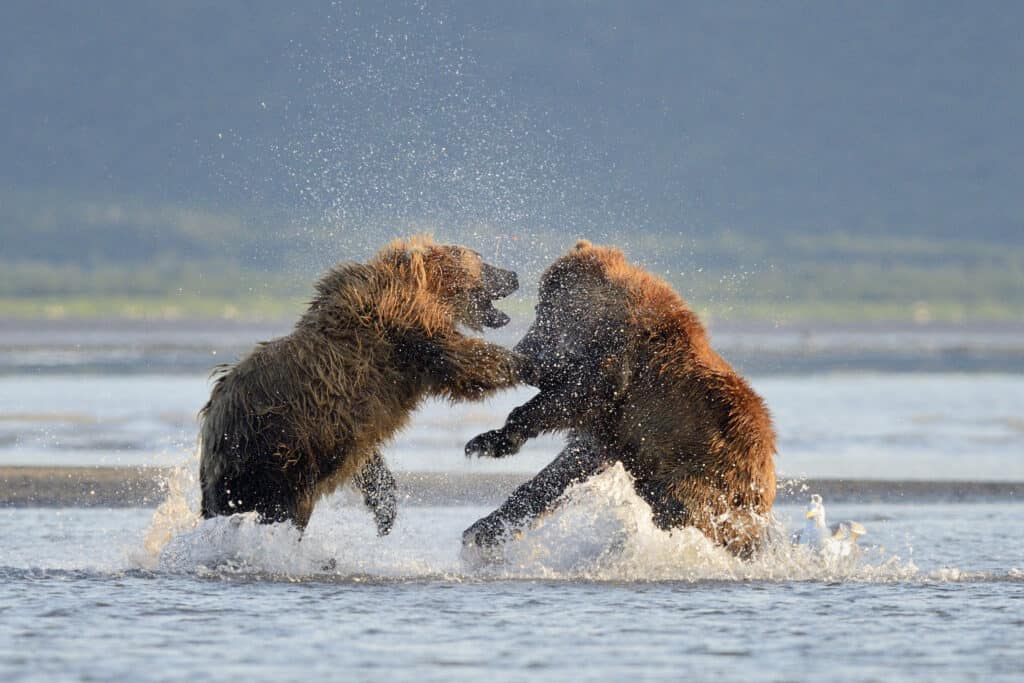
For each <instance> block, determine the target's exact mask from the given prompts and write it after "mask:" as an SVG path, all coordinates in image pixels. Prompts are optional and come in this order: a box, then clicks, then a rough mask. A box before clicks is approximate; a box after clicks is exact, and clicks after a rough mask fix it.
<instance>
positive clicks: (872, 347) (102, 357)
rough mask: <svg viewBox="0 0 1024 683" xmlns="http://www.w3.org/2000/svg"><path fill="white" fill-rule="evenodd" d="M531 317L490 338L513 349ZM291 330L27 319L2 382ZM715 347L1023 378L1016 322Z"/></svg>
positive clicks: (159, 362) (183, 362)
mask: <svg viewBox="0 0 1024 683" xmlns="http://www.w3.org/2000/svg"><path fill="white" fill-rule="evenodd" d="M528 324H529V318H528V317H527V318H525V319H516V321H515V322H514V323H513V324H511V325H509V326H508V327H506V328H503V329H500V330H494V331H490V332H488V335H487V336H488V338H489V339H491V340H493V341H495V342H497V343H499V344H504V345H506V346H511V345H512V344H514V343H515V341H516V340H517V339H519V338H520V337H521V336H522V335H523V333H524V332H525V330H526V328H527V326H528ZM291 326H292V321H290V320H279V321H276V322H262V323H255V322H242V321H227V320H202V319H182V320H126V319H119V318H111V319H104V318H97V319H88V320H78V319H74V320H72V319H65V320H39V319H35V320H25V319H12V318H3V317H0V374H54V373H72V374H74V373H92V374H140V373H141V374H145V373H149V374H168V373H170V374H181V373H203V374H205V373H208V372H209V371H210V369H211V368H212V367H213V366H215V365H217V364H218V363H225V362H232V361H234V360H235V359H237V358H239V357H240V356H242V355H244V354H245V353H247V352H248V350H249V349H251V348H252V346H253V344H255V343H256V342H257V341H262V340H266V339H272V338H274V337H279V336H281V335H283V334H287V333H288V331H289V330H290V329H291ZM708 329H709V332H710V335H711V341H712V344H713V345H714V346H715V348H716V349H717V350H718V351H719V352H720V353H722V355H723V356H725V358H726V359H727V360H729V361H730V362H731V363H733V364H734V365H735V366H736V367H737V368H738V369H739V370H740V371H741V372H745V373H754V374H786V373H795V374H801V373H810V372H829V371H837V370H838V371H872V372H975V373H977V372H1010V373H1024V322H1020V323H1009V322H1004V323H969V324H967V323H965V324H952V323H928V324H912V323H877V322H876V323H864V324H855V323H842V324H840V323H829V322H820V323H790V324H771V323H765V322H756V321H751V322H744V323H739V322H728V321H714V320H712V321H711V322H710V323H709V325H708Z"/></svg>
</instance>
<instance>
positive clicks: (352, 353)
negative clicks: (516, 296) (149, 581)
mask: <svg viewBox="0 0 1024 683" xmlns="http://www.w3.org/2000/svg"><path fill="white" fill-rule="evenodd" d="M480 274H481V262H480V258H479V256H478V255H476V254H475V253H474V252H472V251H470V250H468V249H465V248H464V247H460V246H453V245H441V244H436V243H435V242H434V241H433V240H432V239H430V238H429V237H413V238H411V239H408V240H396V241H394V242H392V243H390V244H389V245H387V246H386V247H384V248H383V249H382V250H381V251H380V252H379V253H378V254H377V255H376V256H375V257H374V258H373V259H372V260H370V261H369V262H367V263H349V264H343V265H339V266H337V267H334V268H332V269H331V270H329V271H328V272H327V273H325V274H324V275H323V276H322V277H321V278H320V280H319V281H318V282H317V283H316V294H315V296H314V298H313V300H312V301H311V302H310V304H309V308H308V310H307V311H306V313H305V314H304V315H303V316H302V317H301V318H300V319H299V321H298V322H297V323H296V325H295V329H294V330H293V331H292V333H291V334H289V335H287V336H285V337H281V338H279V339H275V340H273V341H268V342H263V343H261V344H259V345H257V347H256V348H255V349H254V350H253V351H252V352H251V353H250V354H249V355H248V356H247V357H245V358H244V359H242V360H241V361H240V362H239V363H237V364H236V365H233V366H222V367H220V368H219V369H218V370H217V371H215V376H216V378H217V379H216V383H215V385H214V387H213V391H212V393H211V397H210V400H209V402H208V403H207V404H206V406H205V407H204V408H203V409H202V411H201V413H200V418H201V431H200V433H201V447H202V448H201V450H202V458H201V468H200V470H201V471H200V475H201V484H202V490H203V504H202V505H203V507H202V510H203V514H204V516H214V515H219V514H231V513H232V512H242V511H247V510H256V511H258V512H259V513H260V514H261V516H262V517H263V518H264V519H265V520H266V521H283V520H290V521H292V522H294V523H295V524H297V525H298V526H300V527H302V526H304V525H305V524H306V522H307V521H308V519H309V515H310V514H311V513H312V510H313V507H314V505H315V503H316V501H317V499H319V498H320V497H321V496H323V495H326V494H328V493H330V492H332V491H333V490H334V489H335V488H337V487H338V486H339V485H340V484H342V483H343V482H345V481H347V480H348V479H349V478H350V477H351V476H352V475H353V474H354V473H355V472H357V471H358V470H359V468H360V467H361V466H362V465H363V463H365V462H366V461H367V460H368V459H369V458H370V457H371V456H372V455H373V454H374V452H375V449H377V448H378V447H379V446H380V445H381V444H382V443H383V442H384V441H386V440H387V439H389V438H390V437H391V436H392V435H393V434H394V433H395V432H396V431H398V430H399V429H401V428H402V427H403V426H404V425H405V423H406V421H407V420H408V417H409V415H410V413H411V412H412V411H413V409H414V408H415V407H416V405H417V404H418V403H419V401H420V400H421V399H422V398H424V397H425V396H427V395H437V396H441V397H444V398H447V399H451V400H457V399H480V398H483V397H485V396H486V395H488V394H489V393H491V392H492V391H495V390H497V389H501V388H505V387H508V386H512V385H514V384H516V383H518V378H519V375H520V372H521V370H522V366H521V363H520V361H519V359H518V357H516V356H515V355H514V354H512V353H511V352H509V351H507V350H505V349H503V348H501V347H499V346H495V345H493V344H488V343H485V342H483V341H482V340H480V339H476V338H473V337H467V336H465V335H463V334H461V333H460V332H459V331H458V329H457V328H458V326H459V325H465V326H467V327H470V328H472V329H480V327H481V323H480V321H478V320H476V319H475V318H474V316H473V314H472V312H471V311H470V306H469V303H470V301H471V293H472V291H473V290H474V289H475V288H478V287H479V286H480V283H479V279H480Z"/></svg>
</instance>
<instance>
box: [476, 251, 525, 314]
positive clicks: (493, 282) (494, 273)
mask: <svg viewBox="0 0 1024 683" xmlns="http://www.w3.org/2000/svg"><path fill="white" fill-rule="evenodd" d="M482 279H483V282H484V290H483V296H482V297H481V298H480V299H479V300H478V301H477V306H478V308H479V310H480V313H481V314H482V315H481V322H482V323H483V325H484V327H491V328H497V327H504V326H505V325H508V323H509V322H510V321H511V320H512V319H511V318H509V317H508V316H507V315H506V314H504V313H502V312H501V311H499V310H498V309H497V308H495V307H494V302H495V301H497V300H498V299H504V298H505V297H506V296H508V295H509V294H511V293H512V292H514V291H516V290H517V289H519V277H518V276H517V275H516V274H515V271H511V270H502V269H501V268H495V267H494V266H492V265H489V264H486V263H485V264H484V265H483V274H482Z"/></svg>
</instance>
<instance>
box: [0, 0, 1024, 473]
mask: <svg viewBox="0 0 1024 683" xmlns="http://www.w3.org/2000/svg"><path fill="white" fill-rule="evenodd" d="M1021 35H1024V6H1022V5H1021V4H1019V3H1015V2H987V3H984V4H982V5H976V4H971V3H962V4H957V3H949V4H947V3H943V4H942V5H941V6H940V5H936V4H935V3H932V2H892V3H852V2H849V3H848V2H772V3H692V2H639V3H621V2H599V1H583V0H565V1H561V2H546V1H545V2H542V1H525V2H515V3H480V2H445V1H440V2H390V1H388V2H373V3H354V2H304V3H298V4H294V5H293V4H292V3H279V2H258V1H255V0H223V1H220V2H191V1H187V0H182V1H180V2H152V1H148V0H131V1H127V0H108V1H106V2H102V3H69V2H49V1H42V0H34V1H32V2H28V1H23V0H7V1H6V2H4V3H3V5H2V7H0V92H2V93H3V106H2V107H0V158H2V159H3V163H2V164H0V383H2V384H3V386H4V387H5V388H4V389H3V392H2V393H3V396H0V401H3V405H0V410H2V414H0V461H5V462H9V463H10V462H17V463H36V462H50V461H55V462H56V461H59V462H66V463H74V464H79V463H97V462H99V463H111V462H114V463H116V462H150V460H151V459H152V458H153V457H154V456H153V454H154V453H156V452H158V451H160V449H161V448H169V449H170V450H172V451H174V452H178V451H183V450H188V449H190V448H191V443H192V442H193V440H194V435H195V422H194V415H195V411H196V410H197V409H198V408H199V407H200V405H201V404H202V402H203V400H204V399H205V396H206V394H207V392H208V387H207V386H206V384H205V379H203V378H204V376H205V373H206V372H208V370H209V368H210V367H212V365H213V364H215V363H218V362H222V361H231V360H233V359H235V358H237V357H238V355H239V354H241V353H244V352H245V350H246V349H248V348H249V347H250V346H251V345H252V344H253V343H254V342H255V341H257V340H259V339H266V338H268V337H271V336H275V335H277V334H281V333H284V332H286V331H287V330H288V329H289V327H290V324H291V321H292V320H294V319H295V317H296V316H297V315H298V313H299V311H301V310H302V307H303V302H304V301H305V299H306V297H308V295H309V292H310V291H311V283H312V281H313V279H314V278H315V277H316V276H317V274H318V273H320V272H321V271H322V270H323V269H324V268H326V267H327V266H329V265H331V264H333V263H335V262H337V261H341V260H349V259H356V260H358V259H364V258H366V257H368V256H369V255H370V254H372V252H373V251H374V250H376V249H377V248H378V247H379V246H380V245H381V244H383V243H385V242H386V241H388V240H390V239H391V238H392V237H394V236H397V235H402V234H408V233H411V232H420V231H428V232H432V233H434V234H435V236H436V237H437V238H438V239H441V240H446V241H448V240H450V241H458V242H462V243H465V244H468V245H469V246H472V247H474V248H476V249H478V250H479V251H481V252H482V253H483V254H484V255H485V256H486V257H487V258H489V259H490V260H492V261H494V262H495V263H497V264H499V265H503V266H506V267H513V268H515V269H516V270H518V271H519V273H520V277H521V281H522V282H523V287H522V289H521V291H520V292H519V293H518V294H517V295H516V296H515V297H513V298H512V299H510V300H508V301H507V302H505V303H503V304H502V305H503V306H505V307H506V309H507V310H509V312H510V313H512V314H513V319H514V321H515V322H514V324H513V325H512V326H510V327H509V328H507V329H506V330H503V331H501V333H500V334H498V335H497V339H498V340H499V341H502V342H505V343H511V342H512V341H514V340H515V338H516V337H517V336H518V335H519V334H521V332H522V330H523V329H524V328H525V326H526V325H527V324H528V323H529V321H530V318H531V314H532V299H533V297H534V295H535V288H536V279H537V276H538V274H539V273H540V271H541V270H543V268H544V267H545V266H546V265H547V264H548V263H550V262H551V261H552V260H553V259H554V258H555V257H556V256H557V255H559V254H560V253H561V252H562V251H564V250H565V249H566V248H567V247H568V246H570V245H571V244H572V243H573V242H574V241H575V240H576V239H577V238H579V237H586V238H589V239H590V240H592V241H595V242H603V243H611V244H615V245H618V246H620V247H622V248H623V249H624V250H625V251H626V252H627V254H628V256H629V257H630V258H631V259H633V260H635V261H636V262H638V263H640V264H642V265H643V266H645V267H647V268H648V269H650V270H652V271H654V272H656V273H658V274H659V275H661V276H663V277H664V278H666V279H667V280H668V281H670V282H671V283H672V284H673V285H674V286H675V287H676V289H677V290H678V291H679V292H680V293H681V294H682V295H683V296H684V297H685V298H686V299H687V300H688V301H689V302H690V303H691V304H692V306H693V307H694V308H695V309H696V310H697V311H698V312H700V314H701V315H702V317H703V318H704V320H705V321H706V322H707V323H708V324H709V326H710V329H711V331H712V335H713V341H714V343H715V344H716V346H717V347H718V348H720V349H721V350H722V351H723V353H724V355H725V356H726V357H727V358H728V359H729V360H730V361H732V362H733V363H735V364H736V365H737V367H738V368H739V369H740V370H742V371H744V372H747V373H751V374H752V375H753V376H754V377H755V379H756V380H757V381H758V382H761V380H760V379H759V378H772V377H775V378H778V377H780V376H786V377H790V376H798V377H800V378H803V379H801V380H800V382H803V383H802V384H800V383H799V382H798V383H797V384H793V383H792V382H791V383H790V384H786V383H785V382H782V384H783V385H785V386H783V387H782V388H780V389H777V392H776V393H773V391H774V390H772V388H771V386H772V385H771V384H770V383H769V382H768V380H764V381H763V382H761V383H760V384H758V386H759V388H760V389H761V390H762V391H764V392H766V393H767V394H769V395H768V398H769V403H770V404H771V405H773V408H775V409H776V413H777V417H778V419H779V422H780V431H781V433H782V435H783V437H784V439H785V440H784V446H785V448H784V449H783V450H784V456H785V453H788V454H789V455H788V456H785V457H790V458H796V459H795V460H793V459H790V460H788V461H787V460H785V457H783V458H782V459H780V466H782V467H783V468H784V469H788V470H789V471H791V472H792V471H800V472H810V473H812V474H814V473H818V474H834V475H838V474H849V473H850V472H853V473H855V474H860V475H864V474H869V475H870V474H877V473H879V472H882V471H885V472H886V473H895V474H894V475H893V476H926V475H929V474H935V472H938V473H939V474H942V472H944V471H945V470H943V468H942V467H939V468H938V469H936V468H935V467H933V465H934V462H933V461H932V460H929V458H931V457H932V456H933V455H934V453H935V452H936V449H939V450H942V451H943V452H946V451H948V454H949V457H950V458H953V457H956V456H959V455H961V454H963V453H965V452H967V453H971V454H973V456H974V457H976V458H981V459H982V460H983V459H984V457H988V456H991V455H992V454H993V453H994V452H996V456H998V457H996V456H993V457H996V460H994V461H992V462H993V463H995V464H993V465H992V466H991V467H990V468H989V469H985V468H982V469H981V470H979V471H980V472H981V475H980V476H984V477H987V478H993V479H994V478H999V477H1002V476H1004V475H1005V474H1006V472H1007V470H1006V468H1007V467H1009V466H1010V465H1011V464H1012V466H1013V467H1016V468H1017V469H1016V470H1015V472H1017V474H1020V475H1021V476H1022V477H1024V470H1022V469H1021V468H1024V464H1021V463H1020V462H1019V460H1020V459H1019V457H1015V456H1013V455H1012V454H1013V452H1014V451H1015V449H1018V448H1019V447H1020V445H1021V435H1022V434H1024V428H1022V423H1021V420H1020V414H1019V408H1017V407H1015V406H1019V405H1020V400H1024V398H1022V396H1024V393H1022V391H1024V390H1022V389H1021V383H1020V376H1021V375H1020V373H1021V371H1022V369H1024V335H1022V332H1024V192H1022V185H1021V177H1022V176H1021V159H1022V158H1024V136H1022V135H1021V131H1020V122H1021V121H1022V120H1024V72H1022V71H1021V68H1020V65H1021V64H1024V41H1021V39H1020V37H1021ZM822 373H829V374H835V373H840V374H842V373H846V374H845V375H843V377H845V378H846V379H844V380H842V381H840V382H839V384H840V385H841V386H838V385H835V384H829V383H828V382H824V383H823V382H818V381H817V380H815V379H813V378H815V377H818V376H820V375H821V374H822ZM893 373H916V374H915V375H914V378H908V376H907V375H905V374H903V375H900V377H902V379H901V378H900V377H896V378H893V376H892V375H893ZM950 373H956V375H957V377H956V378H951V376H950ZM963 373H970V376H967V377H965V376H961V375H962V374H963ZM878 375H885V377H884V378H879V377H878ZM168 378H175V379H174V381H180V382H184V384H182V385H180V386H179V385H176V384H174V381H172V380H171V379H168ZM997 380H998V382H1002V384H998V386H996V387H995V388H992V387H991V386H989V385H987V384H986V383H987V382H995V381H997ZM771 381H782V380H777V379H773V380H771ZM787 381H788V380H787ZM834 381H838V380H834ZM132 382H134V383H135V384H132ZM793 382H796V380H793ZM843 382H846V383H845V384H844V383H843ZM859 382H866V383H867V384H866V385H865V384H858V383H859ZM887 382H888V383H895V384H887ZM756 383H757V382H756ZM851 383H852V384H851ZM778 386H782V385H778ZM175 387H178V388H177V389H175ZM179 390H180V391H179ZM802 391H807V392H809V393H806V394H802V393H800V392H802ZM786 392H789V393H786ZM794 392H795V393H794ZM844 392H846V393H844ZM128 397H134V398H128ZM940 399H941V400H944V401H946V403H943V404H942V405H937V404H936V405H932V404H927V402H926V401H927V400H935V401H939V400H940ZM947 399H948V400H947ZM829 400H833V401H834V403H829V402H828V401H829ZM922 401H924V403H922ZM161 402H163V403H161ZM164 403H166V405H164ZM507 403H508V405H511V402H507ZM157 404H159V405H157ZM97 406H100V407H97ZM102 406H106V408H103V407H102ZM787 406H788V407H787ZM507 407H508V406H507V405H506V404H501V405H500V406H499V407H498V408H494V409H493V410H492V411H491V412H484V413H481V415H483V417H479V419H478V420H477V421H476V422H474V421H473V420H472V419H470V418H468V417H467V415H469V414H470V413H450V412H446V411H441V410H438V412H436V413H435V414H434V417H433V418H431V419H432V420H434V421H435V422H436V421H442V422H443V421H445V420H448V421H450V424H451V425H452V426H451V428H450V429H448V431H442V432H439V433H438V434H440V435H439V436H436V439H435V441H433V442H431V443H434V444H435V445H437V446H438V449H439V450H443V451H444V452H445V453H448V452H449V451H450V452H451V455H450V456H447V455H446V456H444V457H446V458H448V460H447V461H446V462H448V463H449V464H451V465H453V466H454V464H456V463H457V462H461V460H459V459H460V458H461V456H460V455H459V453H460V451H461V443H462V441H461V440H463V439H464V438H466V437H468V436H471V435H472V434H473V433H475V432H474V430H477V429H479V428H483V427H487V426H493V423H495V421H500V419H501V417H502V412H503V410H505V408H507ZM104 411H106V412H104ZM851 414H852V415H857V416H860V417H861V418H864V420H867V423H863V422H861V423H858V422H857V419H860V418H857V419H847V418H848V416H850V415H851ZM865 416H869V417H865ZM814 419H818V420H819V422H814ZM844 429H845V430H847V431H846V432H843V434H844V435H845V436H843V438H846V439H847V441H842V442H841V444H840V445H838V446H834V447H833V446H829V445H824V444H826V439H827V438H831V437H833V436H835V434H836V433H837V430H839V431H842V430H844ZM944 430H945V431H944ZM870 435H873V436H870ZM424 438H426V437H424ZM431 438H435V437H431ZM835 438H837V439H838V438H839V437H838V436H835ZM871 438H877V439H880V441H878V442H877V443H875V442H870V439H871ZM865 439H868V441H865ZM922 439H923V441H922ZM957 439H961V440H960V441H958V440H957ZM972 439H973V440H972ZM869 442H870V443H875V445H874V446H871V445H870V443H869ZM866 443H867V444H868V445H865V444H866ZM908 443H909V444H912V446H910V448H911V450H912V449H913V448H919V449H920V458H919V460H918V461H915V462H916V464H915V465H914V466H913V467H909V469H906V470H905V471H904V470H900V471H899V472H897V470H886V469H885V468H886V467H889V466H891V465H892V463H891V462H890V461H891V458H890V457H889V455H891V454H892V453H893V452H894V451H899V452H900V453H901V454H903V455H905V451H906V447H907V444H908ZM550 447H551V446H550V444H549V446H546V447H545V448H547V450H545V451H544V453H542V454H541V455H538V456H537V458H536V459H535V460H529V459H527V460H523V461H517V462H519V465H518V466H520V467H522V468H523V469H530V468H534V467H536V466H539V465H540V464H543V462H544V461H545V460H544V459H545V458H547V457H550V455H551V452H550ZM801 448H803V449H804V450H803V451H801V450H800V449H801ZM844 449H854V450H855V451H856V457H854V456H851V458H852V459H832V460H829V459H827V458H826V457H825V455H824V453H823V451H832V452H843V453H845V452H847V451H845V450H844ZM857 449H860V450H857ZM992 449H996V450H995V451H993V450H992ZM1000 449H1003V450H1000ZM801 452H802V453H804V456H796V455H793V454H794V453H797V454H799V453H801ZM125 454H128V455H125ZM986 454H987V455H986ZM439 457H441V456H439ZM800 457H804V459H803V460H800V459H799V458H800ZM951 462H952V461H951ZM957 462H958V463H959V464H958V465H957V466H956V468H954V470H955V473H956V476H962V475H963V476H965V475H967V474H971V469H970V467H967V466H966V461H964V460H960V461H957ZM972 462H981V460H975V461H972ZM985 462H988V461H985ZM787 463H788V464H787ZM822 463H826V464H824V465H823V464H822ZM836 463H842V466H839V465H837V464H836ZM850 463H854V464H855V465H856V466H853V465H851V464H850ZM858 463H859V464H858ZM886 463H888V465H887V464H886ZM426 466H427V464H425V461H416V462H413V463H412V464H411V465H410V467H412V468H423V467H426ZM851 467H852V469H850V468H851ZM943 467H944V466H943ZM897 469H898V468H897ZM954 470H950V471H954ZM950 476H953V475H950Z"/></svg>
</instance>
